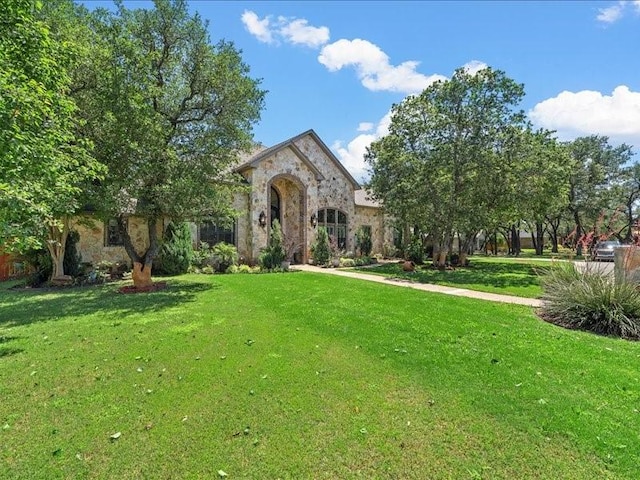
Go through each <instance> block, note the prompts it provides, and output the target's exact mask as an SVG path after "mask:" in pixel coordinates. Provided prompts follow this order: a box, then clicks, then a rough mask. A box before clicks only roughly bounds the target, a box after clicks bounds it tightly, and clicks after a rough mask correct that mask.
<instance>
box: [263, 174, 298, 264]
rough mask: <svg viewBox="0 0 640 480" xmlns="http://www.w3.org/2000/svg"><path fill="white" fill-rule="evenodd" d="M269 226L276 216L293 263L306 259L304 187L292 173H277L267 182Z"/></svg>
mask: <svg viewBox="0 0 640 480" xmlns="http://www.w3.org/2000/svg"><path fill="white" fill-rule="evenodd" d="M268 192H269V205H270V206H271V214H270V219H269V226H271V225H272V224H273V221H274V220H275V219H276V218H277V219H278V221H279V222H280V225H281V227H282V233H283V236H284V239H285V248H286V249H287V251H288V253H289V254H290V256H291V260H292V261H293V262H295V263H304V262H306V261H307V258H306V256H307V254H306V250H307V248H306V244H307V235H306V223H305V221H304V219H305V218H306V210H307V208H306V204H307V202H306V200H307V198H306V196H307V195H306V188H305V187H304V185H303V184H302V182H300V180H299V179H298V178H296V177H294V176H293V175H277V176H275V177H273V178H272V179H271V181H270V182H269V189H268Z"/></svg>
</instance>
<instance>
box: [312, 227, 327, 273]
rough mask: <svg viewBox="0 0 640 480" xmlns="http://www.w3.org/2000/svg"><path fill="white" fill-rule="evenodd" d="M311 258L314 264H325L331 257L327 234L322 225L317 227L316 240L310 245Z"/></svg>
mask: <svg viewBox="0 0 640 480" xmlns="http://www.w3.org/2000/svg"><path fill="white" fill-rule="evenodd" d="M311 258H313V263H315V264H316V265H326V264H328V263H329V259H330V258H331V244H330V243H329V235H328V234H327V230H326V229H325V228H324V227H319V228H318V233H317V234H316V241H315V242H314V243H313V245H312V246H311Z"/></svg>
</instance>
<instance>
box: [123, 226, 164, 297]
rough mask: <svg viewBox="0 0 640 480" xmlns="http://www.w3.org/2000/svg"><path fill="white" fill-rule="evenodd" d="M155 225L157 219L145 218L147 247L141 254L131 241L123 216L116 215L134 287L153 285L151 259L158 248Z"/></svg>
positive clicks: (154, 256)
mask: <svg viewBox="0 0 640 480" xmlns="http://www.w3.org/2000/svg"><path fill="white" fill-rule="evenodd" d="M157 225H158V220H157V219H156V218H149V219H147V230H148V232H149V247H148V248H147V250H146V251H145V252H144V254H142V255H141V254H139V253H138V252H137V250H136V249H135V247H134V245H133V242H132V241H131V236H130V235H129V231H128V229H127V224H126V221H125V218H124V216H123V215H120V216H119V217H118V228H119V229H120V233H121V234H122V238H123V240H124V249H125V251H126V252H127V255H129V258H130V259H131V261H132V263H133V272H132V273H131V278H132V280H133V286H134V287H136V288H148V287H150V286H151V285H153V280H151V267H152V266H153V260H154V259H155V258H156V255H157V254H158V250H159V248H160V243H159V242H158V231H157Z"/></svg>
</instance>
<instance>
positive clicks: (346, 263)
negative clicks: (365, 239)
mask: <svg viewBox="0 0 640 480" xmlns="http://www.w3.org/2000/svg"><path fill="white" fill-rule="evenodd" d="M340 266H341V267H355V266H356V261H355V260H354V259H353V258H348V257H342V258H340Z"/></svg>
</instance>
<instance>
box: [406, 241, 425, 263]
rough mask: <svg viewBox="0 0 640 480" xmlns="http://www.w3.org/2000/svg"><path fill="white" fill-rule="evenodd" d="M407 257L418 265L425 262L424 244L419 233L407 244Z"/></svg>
mask: <svg viewBox="0 0 640 480" xmlns="http://www.w3.org/2000/svg"><path fill="white" fill-rule="evenodd" d="M405 259H407V260H410V261H412V262H414V263H415V264H417V265H421V264H422V263H423V262H424V246H423V245H422V239H421V238H420V236H419V235H414V237H413V238H412V239H411V242H409V245H407V252H406V254H405Z"/></svg>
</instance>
